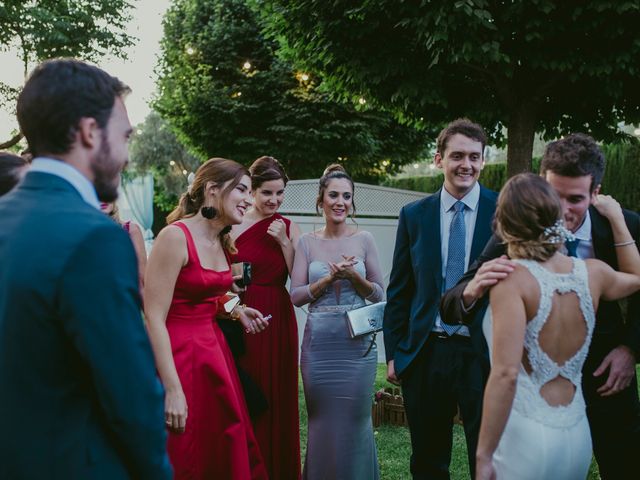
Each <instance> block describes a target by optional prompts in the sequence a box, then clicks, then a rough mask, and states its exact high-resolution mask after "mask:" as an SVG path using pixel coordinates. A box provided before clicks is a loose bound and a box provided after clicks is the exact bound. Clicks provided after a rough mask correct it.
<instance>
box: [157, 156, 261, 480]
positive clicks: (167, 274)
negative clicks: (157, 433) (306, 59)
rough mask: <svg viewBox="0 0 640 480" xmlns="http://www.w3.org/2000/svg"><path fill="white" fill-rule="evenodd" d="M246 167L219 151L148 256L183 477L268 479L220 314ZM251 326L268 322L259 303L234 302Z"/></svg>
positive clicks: (246, 187) (172, 436)
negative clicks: (231, 234)
mask: <svg viewBox="0 0 640 480" xmlns="http://www.w3.org/2000/svg"><path fill="white" fill-rule="evenodd" d="M250 190H251V185H250V178H249V176H248V172H247V170H246V169H245V168H244V167H243V166H241V165H239V164H237V163H236V162H233V161H231V160H224V159H219V158H216V159H211V160H209V161H207V162H205V163H204V164H203V165H202V166H201V167H200V168H199V169H198V171H197V172H196V175H195V178H194V181H193V184H192V185H191V187H190V189H189V191H188V192H187V193H185V194H184V195H183V196H182V197H181V199H180V204H179V205H178V207H177V208H176V209H175V210H174V211H173V212H172V213H171V214H170V215H169V216H168V217H167V222H168V223H169V226H167V227H165V228H164V229H163V230H162V231H161V232H160V234H159V235H158V238H157V239H156V241H155V244H154V247H153V250H152V251H151V255H150V257H149V262H148V265H147V272H146V282H145V317H146V321H147V324H148V329H149V336H150V338H151V344H152V347H153V351H154V355H155V358H156V364H157V367H158V373H159V375H160V379H161V380H162V383H163V385H164V388H165V390H166V397H165V420H166V424H167V428H168V429H169V441H168V450H169V457H170V459H171V462H172V464H173V468H174V471H175V478H177V479H190V480H191V479H216V480H238V479H241V480H254V479H266V478H267V473H266V471H265V468H264V464H263V461H262V456H261V454H260V451H259V448H258V445H257V443H256V441H255V437H254V434H253V430H252V427H251V422H250V420H249V416H248V414H247V408H246V405H245V400H244V397H243V395H242V390H241V388H240V385H239V380H238V375H237V372H236V370H235V366H234V364H233V359H232V357H231V353H230V352H229V348H228V346H227V343H226V341H225V340H224V337H223V335H222V333H221V331H220V329H219V327H218V325H217V324H216V321H215V317H216V313H217V312H218V310H219V309H220V308H221V305H220V303H221V302H219V299H220V297H221V296H222V295H224V293H225V292H226V291H227V290H229V289H230V288H231V284H232V282H233V279H232V275H231V270H230V268H229V258H228V254H229V253H235V251H236V250H235V247H234V245H233V241H232V240H231V239H230V237H229V235H228V231H229V228H228V226H229V225H232V224H238V223H240V222H242V217H243V216H244V213H245V210H246V209H247V208H248V207H249V205H250V202H251V198H250ZM231 315H232V317H235V318H237V319H238V320H239V321H240V322H241V323H242V325H243V327H244V328H245V330H246V331H248V332H250V333H257V332H259V331H262V330H264V328H265V327H266V326H267V325H268V323H267V322H266V321H265V320H264V318H263V317H262V315H261V314H260V312H259V311H258V310H255V309H252V308H246V307H244V306H238V307H236V308H234V310H233V311H232V312H231Z"/></svg>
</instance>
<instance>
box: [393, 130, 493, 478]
mask: <svg viewBox="0 0 640 480" xmlns="http://www.w3.org/2000/svg"><path fill="white" fill-rule="evenodd" d="M485 144H486V136H485V133H484V131H483V130H482V128H481V127H480V126H479V125H477V124H475V123H472V122H470V121H469V120H466V119H460V120H456V121H454V122H452V123H450V124H449V125H448V126H447V127H446V128H445V129H444V130H442V132H440V135H439V136H438V140H437V152H436V154H435V157H434V162H435V164H436V166H437V167H439V168H441V169H442V170H443V172H444V185H443V186H442V188H441V189H440V190H438V191H437V192H436V193H434V194H433V195H431V196H429V197H427V198H425V199H423V200H419V201H417V202H414V203H411V204H409V205H406V206H405V207H404V208H403V209H402V210H401V212H400V219H399V224H398V232H397V237H396V245H395V251H394V255H393V267H392V270H391V278H390V281H389V288H388V289H387V307H386V310H385V314H384V342H385V349H386V355H387V377H388V379H389V381H391V382H393V383H397V384H399V383H400V382H401V383H402V389H403V394H404V404H405V409H406V412H407V418H408V421H409V429H410V431H411V447H412V455H411V473H412V475H413V478H414V479H448V478H449V463H450V461H451V447H452V430H453V418H454V416H455V414H456V412H457V409H458V405H459V406H460V411H461V413H462V416H463V418H464V428H465V435H466V439H467V447H468V449H469V452H470V455H469V466H470V469H471V473H472V476H473V472H474V469H475V449H476V445H477V441H478V432H479V427H480V415H481V411H482V394H483V389H484V383H485V381H486V377H487V375H488V371H489V360H488V356H487V349H486V343H485V342H484V339H483V337H482V331H481V329H480V326H475V325H474V326H472V327H471V328H467V327H466V326H465V327H455V328H449V327H448V326H447V324H445V323H443V322H442V321H441V318H440V314H439V312H438V306H439V303H440V297H441V295H442V292H443V291H445V290H446V289H447V288H451V287H452V286H453V285H455V283H456V282H457V281H458V280H459V279H460V277H461V276H462V274H463V273H464V271H465V270H466V268H467V266H468V265H469V263H470V262H473V261H474V260H475V258H476V257H477V256H478V254H479V253H480V252H481V251H482V249H483V248H484V246H485V244H486V243H487V240H488V239H489V237H490V236H491V220H492V218H493V213H494V211H495V206H496V198H497V195H496V193H495V192H492V191H490V190H487V189H485V188H484V187H482V186H480V184H479V183H478V182H477V179H478V176H479V175H480V170H481V169H482V167H483V165H484V156H483V152H484V147H485Z"/></svg>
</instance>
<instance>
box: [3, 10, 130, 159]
mask: <svg viewBox="0 0 640 480" xmlns="http://www.w3.org/2000/svg"><path fill="white" fill-rule="evenodd" d="M130 11H131V2H130V1H128V0H83V1H69V0H4V1H3V2H1V3H0V50H1V51H11V52H15V53H16V55H17V56H18V57H19V58H20V60H21V62H22V65H23V75H24V76H25V77H26V76H27V73H28V69H29V67H30V66H31V65H33V63H34V62H40V61H42V60H46V59H47V58H54V57H79V58H84V59H86V60H95V59H97V58H100V57H102V56H103V55H105V54H106V53H108V52H111V53H114V54H115V55H119V56H123V57H124V56H125V53H124V52H125V50H124V49H125V48H126V47H128V46H129V45H131V44H132V43H133V40H134V38H133V37H132V36H131V35H129V34H127V33H126V30H125V28H126V24H127V22H128V21H129V20H130V18H131V17H130V13H129V12H130ZM18 93H19V89H17V88H14V87H12V86H10V85H7V84H5V83H2V82H0V107H3V108H6V107H9V106H11V105H13V104H14V103H15V100H16V98H17V96H18ZM13 108H15V107H13ZM21 138H22V136H21V135H20V134H17V135H16V136H14V138H13V139H11V140H10V141H8V142H5V143H3V144H1V145H0V149H3V148H8V147H10V146H12V145H14V144H16V143H17V142H18V141H20V139H21Z"/></svg>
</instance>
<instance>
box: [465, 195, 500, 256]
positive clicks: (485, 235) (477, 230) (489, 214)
mask: <svg viewBox="0 0 640 480" xmlns="http://www.w3.org/2000/svg"><path fill="white" fill-rule="evenodd" d="M494 211H495V203H494V202H492V201H491V200H489V199H488V198H487V197H486V195H485V190H484V187H482V186H480V199H479V200H478V215H477V216H476V225H475V227H474V230H473V242H471V253H470V255H469V265H471V264H472V263H473V261H474V260H475V259H476V258H478V255H480V252H482V250H483V249H484V247H485V245H486V244H487V242H488V241H489V238H490V237H491V234H492V218H493V213H494Z"/></svg>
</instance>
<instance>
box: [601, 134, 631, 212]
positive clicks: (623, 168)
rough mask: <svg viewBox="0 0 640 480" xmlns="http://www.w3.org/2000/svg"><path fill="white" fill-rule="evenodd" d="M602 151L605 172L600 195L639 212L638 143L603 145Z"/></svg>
mask: <svg viewBox="0 0 640 480" xmlns="http://www.w3.org/2000/svg"><path fill="white" fill-rule="evenodd" d="M603 150H604V154H605V158H606V159H607V170H606V173H605V176H604V178H603V179H602V193H606V194H609V195H611V196H613V197H614V198H615V199H616V200H618V201H619V202H620V204H621V205H623V206H625V207H627V208H629V209H631V210H635V211H637V212H640V188H638V183H640V142H638V141H634V142H633V143H623V144H620V143H618V144H612V145H605V146H604V148H603Z"/></svg>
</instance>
